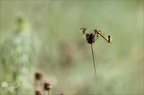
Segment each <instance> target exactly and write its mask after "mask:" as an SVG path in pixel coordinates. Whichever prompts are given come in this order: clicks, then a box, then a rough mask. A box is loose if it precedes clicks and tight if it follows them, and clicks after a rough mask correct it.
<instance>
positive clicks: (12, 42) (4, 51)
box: [0, 16, 35, 95]
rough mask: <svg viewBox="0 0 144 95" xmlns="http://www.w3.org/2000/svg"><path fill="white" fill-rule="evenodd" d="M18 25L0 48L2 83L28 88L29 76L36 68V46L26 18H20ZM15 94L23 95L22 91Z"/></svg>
mask: <svg viewBox="0 0 144 95" xmlns="http://www.w3.org/2000/svg"><path fill="white" fill-rule="evenodd" d="M16 24H17V28H16V30H15V31H14V32H13V35H12V36H10V37H9V38H8V39H7V41H6V42H4V43H3V45H1V47H0V64H1V66H2V76H1V77H2V79H1V81H4V82H8V83H10V84H13V85H16V84H17V85H20V86H22V87H24V88H27V87H26V84H29V83H28V82H27V74H28V73H29V71H30V69H32V67H33V66H34V64H33V60H34V52H35V46H34V41H33V37H32V35H31V31H30V26H29V23H28V22H27V21H26V20H25V19H24V17H22V16H19V17H18V18H17V23H16ZM18 90H19V89H18ZM14 93H15V94H14V95H18V94H16V93H20V94H22V91H15V92H14ZM24 94H25V93H24Z"/></svg>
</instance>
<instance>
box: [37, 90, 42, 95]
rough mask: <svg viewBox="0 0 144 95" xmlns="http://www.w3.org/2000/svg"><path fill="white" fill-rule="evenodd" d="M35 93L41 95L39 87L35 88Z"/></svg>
mask: <svg viewBox="0 0 144 95" xmlns="http://www.w3.org/2000/svg"><path fill="white" fill-rule="evenodd" d="M35 95H43V93H42V91H41V90H40V89H37V90H36V91H35Z"/></svg>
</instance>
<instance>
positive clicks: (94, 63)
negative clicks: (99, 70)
mask: <svg viewBox="0 0 144 95" xmlns="http://www.w3.org/2000/svg"><path fill="white" fill-rule="evenodd" d="M91 51H92V59H93V65H94V71H95V75H96V66H95V59H94V52H93V47H92V44H91Z"/></svg>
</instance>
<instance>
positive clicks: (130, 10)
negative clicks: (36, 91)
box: [0, 0, 144, 95]
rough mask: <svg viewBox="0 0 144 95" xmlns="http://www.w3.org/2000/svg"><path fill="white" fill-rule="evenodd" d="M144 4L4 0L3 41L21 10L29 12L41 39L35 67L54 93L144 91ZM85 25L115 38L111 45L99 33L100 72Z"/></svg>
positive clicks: (0, 10) (0, 15) (137, 0)
mask: <svg viewBox="0 0 144 95" xmlns="http://www.w3.org/2000/svg"><path fill="white" fill-rule="evenodd" d="M143 3H144V2H143V0H125V1H124V0H108V1H105V0H102V1H100V0H98V1H86V0H84V1H80V0H78V1H65V0H61V1H46V0H44V1H43V0H41V1H38V0H30V1H28V0H13V1H10V0H6V1H5V0H1V1H0V45H1V44H2V43H4V42H5V40H6V39H7V38H9V37H10V36H11V34H13V30H14V28H15V26H16V21H15V20H16V17H17V15H18V14H24V15H25V17H26V18H27V20H28V21H29V23H30V24H31V28H32V34H33V35H34V38H35V43H36V50H37V53H36V54H37V57H36V60H35V64H37V66H36V68H35V69H36V70H35V71H40V72H42V73H43V74H44V76H45V79H47V80H49V81H51V82H52V90H51V93H52V94H59V93H64V94H65V95H80V94H85V95H92V94H93V95H96V94H102V95H108V94H109V95H112V94H113V95H126V94H129V95H132V94H135V95H138V94H144V75H143V74H144V54H143V52H144V42H143V40H144V39H143V37H144V30H143V20H144V19H143V16H144V13H143V12H144V10H143V7H144V6H143ZM82 27H84V28H88V29H100V30H102V31H103V32H104V33H105V34H107V35H108V34H109V35H111V36H112V38H113V41H112V44H108V43H107V42H106V41H105V40H104V39H103V38H101V37H100V38H99V39H98V40H97V41H96V42H95V44H94V45H93V48H94V53H95V60H96V69H97V75H96V76H95V74H94V70H93V63H92V57H91V50H90V45H89V44H87V42H86V41H85V40H84V39H83V38H82V36H83V35H82V34H81V33H80V32H79V29H80V28H82ZM96 78H97V79H96ZM25 94H26V95H28V94H30V93H25Z"/></svg>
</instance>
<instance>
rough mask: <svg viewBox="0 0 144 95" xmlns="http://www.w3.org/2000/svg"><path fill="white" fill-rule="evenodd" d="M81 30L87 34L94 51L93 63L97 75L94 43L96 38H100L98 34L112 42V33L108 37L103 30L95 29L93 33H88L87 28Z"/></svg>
mask: <svg viewBox="0 0 144 95" xmlns="http://www.w3.org/2000/svg"><path fill="white" fill-rule="evenodd" d="M80 30H81V32H82V33H83V34H84V35H85V37H86V40H87V42H88V43H89V44H91V51H92V59H93V65H94V71H95V75H96V66H95V59H94V52H93V47H92V44H93V43H95V40H96V39H98V37H99V36H98V35H100V36H101V37H103V38H104V39H105V40H106V41H107V42H108V43H111V37H110V35H108V37H106V36H105V35H104V34H103V32H102V31H101V30H97V29H94V32H93V33H89V34H87V33H86V30H87V29H86V28H80Z"/></svg>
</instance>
